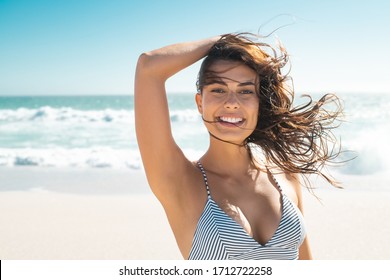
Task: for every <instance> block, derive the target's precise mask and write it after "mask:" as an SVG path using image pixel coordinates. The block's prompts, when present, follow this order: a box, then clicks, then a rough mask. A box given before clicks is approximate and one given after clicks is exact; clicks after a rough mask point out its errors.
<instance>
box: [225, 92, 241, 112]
mask: <svg viewBox="0 0 390 280" xmlns="http://www.w3.org/2000/svg"><path fill="white" fill-rule="evenodd" d="M224 106H225V108H226V109H238V108H240V104H239V102H238V99H237V95H236V94H235V93H234V92H229V93H228V95H227V97H226V101H225V104H224Z"/></svg>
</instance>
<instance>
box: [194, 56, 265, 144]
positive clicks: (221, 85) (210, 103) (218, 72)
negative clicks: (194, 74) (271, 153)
mask: <svg viewBox="0 0 390 280" xmlns="http://www.w3.org/2000/svg"><path fill="white" fill-rule="evenodd" d="M209 70H210V71H212V72H214V73H215V75H214V76H213V78H208V80H207V81H206V85H204V86H203V90H202V93H201V94H197V95H196V102H197V105H198V110H199V112H200V113H201V114H202V116H203V119H204V120H205V125H206V127H207V129H208V130H209V132H210V133H211V134H212V135H214V136H216V137H218V138H220V139H222V140H225V141H228V142H232V143H236V144H242V143H243V141H244V140H245V139H246V138H247V137H248V136H249V135H251V134H252V132H253V130H254V129H255V128H256V125H257V118H258V113H259V98H258V96H257V93H256V89H257V83H258V82H257V75H256V72H255V71H253V70H252V69H251V68H249V67H248V66H246V65H244V64H242V63H239V62H233V61H226V60H220V61H217V62H215V63H214V64H213V65H212V66H211V67H210V69H209Z"/></svg>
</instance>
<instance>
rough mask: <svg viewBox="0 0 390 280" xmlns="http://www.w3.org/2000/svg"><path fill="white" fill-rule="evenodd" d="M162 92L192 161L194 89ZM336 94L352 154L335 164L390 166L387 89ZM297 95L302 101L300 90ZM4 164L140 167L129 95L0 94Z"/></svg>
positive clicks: (199, 146) (368, 168) (201, 140)
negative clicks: (380, 91)
mask: <svg viewBox="0 0 390 280" xmlns="http://www.w3.org/2000/svg"><path fill="white" fill-rule="evenodd" d="M168 97H169V98H168V100H169V107H170V120H171V124H172V131H173V135H174V138H175V140H176V142H177V143H178V145H179V146H180V147H181V148H182V150H183V151H184V153H185V154H186V155H187V157H189V158H190V159H191V160H196V159H197V158H199V157H200V156H201V155H202V154H203V153H204V152H205V151H206V150H207V147H208V143H209V136H208V133H207V130H206V129H205V127H204V124H203V122H202V119H201V117H200V115H199V113H198V111H197V108H196V106H195V101H194V95H193V94H169V95H168ZM314 97H316V96H314ZM317 97H318V96H317ZM340 97H341V98H342V100H343V103H344V106H345V118H344V119H345V121H344V122H343V123H342V124H341V126H340V127H339V128H337V129H336V130H335V135H336V137H337V138H338V139H339V140H340V142H341V144H342V147H343V149H344V150H352V151H353V153H349V154H348V153H347V154H346V155H345V156H344V157H345V158H350V157H352V156H356V159H354V160H352V161H350V162H348V163H346V164H345V165H344V166H342V167H341V168H340V169H339V170H340V171H341V172H342V173H345V174H352V175H356V176H358V175H365V174H374V173H376V172H383V171H386V170H390V152H389V149H388V145H389V143H390V94H369V93H366V94H364V93H360V94H352V93H350V94H342V95H340ZM296 100H297V101H298V102H304V101H305V100H304V99H301V98H299V95H297V97H296ZM300 100H301V101H300ZM156 117H157V116H156ZM155 141H159V139H155ZM2 166H3V167H4V166H6V167H11V168H18V167H19V166H34V167H36V168H49V167H50V168H56V167H70V168H85V167H87V168H114V169H135V170H138V169H142V162H141V158H140V154H139V151H138V145H137V141H136V136H135V124H134V100H133V96H131V95H128V96H26V97H22V96H14V97H5V96H3V97H1V96H0V167H2Z"/></svg>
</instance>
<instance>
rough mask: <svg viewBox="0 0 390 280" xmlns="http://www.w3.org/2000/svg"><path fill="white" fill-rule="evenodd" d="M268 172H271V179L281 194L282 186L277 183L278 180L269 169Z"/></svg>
mask: <svg viewBox="0 0 390 280" xmlns="http://www.w3.org/2000/svg"><path fill="white" fill-rule="evenodd" d="M267 170H268V168H267ZM268 172H269V173H270V174H271V177H272V179H273V180H274V182H275V184H276V186H277V187H278V189H279V191H280V193H281V194H283V189H282V187H281V186H280V185H279V182H278V181H277V180H276V178H275V176H274V174H272V173H271V171H269V170H268Z"/></svg>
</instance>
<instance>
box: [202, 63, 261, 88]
mask: <svg viewBox="0 0 390 280" xmlns="http://www.w3.org/2000/svg"><path fill="white" fill-rule="evenodd" d="M209 71H210V72H209V75H207V76H206V80H209V81H210V80H221V81H224V82H226V83H227V82H229V81H236V82H240V83H244V82H245V83H247V82H253V83H255V82H256V80H257V79H256V77H257V73H256V72H255V71H254V70H253V69H251V68H250V67H248V66H246V65H245V64H243V63H241V62H236V61H226V60H219V61H216V62H215V63H213V65H211V66H210V68H209Z"/></svg>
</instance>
